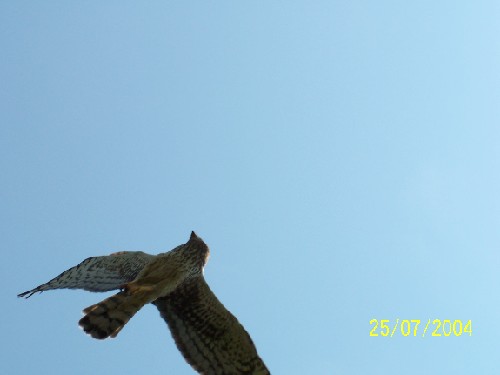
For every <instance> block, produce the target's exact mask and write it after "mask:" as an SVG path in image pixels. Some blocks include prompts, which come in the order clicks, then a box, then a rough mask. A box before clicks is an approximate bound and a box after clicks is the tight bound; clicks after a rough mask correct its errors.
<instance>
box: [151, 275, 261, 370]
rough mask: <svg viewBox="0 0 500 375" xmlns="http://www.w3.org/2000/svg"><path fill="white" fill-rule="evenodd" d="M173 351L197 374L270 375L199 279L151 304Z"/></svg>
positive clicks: (245, 336) (246, 337)
mask: <svg viewBox="0 0 500 375" xmlns="http://www.w3.org/2000/svg"><path fill="white" fill-rule="evenodd" d="M153 303H154V304H155V305H156V307H157V308H158V310H159V311H160V314H161V316H162V317H163V318H164V319H165V321H166V322H167V324H168V326H169V327H170V330H171V331H172V336H173V337H174V340H175V343H176V344H177V347H178V348H179V350H180V351H181V353H182V355H183V356H184V358H185V359H186V361H187V362H188V363H189V364H190V365H191V366H192V367H193V368H194V369H195V370H196V371H198V372H199V373H200V374H205V375H230V374H254V375H257V374H258V375H266V374H270V373H269V370H268V369H267V368H266V366H265V365H264V362H263V361H262V359H261V358H260V357H259V356H258V354H257V350H256V348H255V345H254V344H253V342H252V339H251V338H250V335H249V334H248V333H247V331H245V329H244V328H243V326H242V325H241V324H240V323H239V322H238V320H237V319H236V318H235V317H234V316H233V315H232V314H231V313H230V312H229V311H228V310H226V308H225V307H224V305H222V303H220V301H219V300H218V299H217V297H216V296H215V295H214V294H213V293H212V291H211V290H210V288H209V287H208V285H207V283H206V282H205V280H204V279H203V277H196V278H193V279H191V280H189V281H186V282H184V283H183V284H181V285H180V286H179V287H178V288H177V289H176V290H175V291H174V292H172V293H171V294H169V295H168V296H166V297H161V298H158V299H157V300H156V301H155V302H153Z"/></svg>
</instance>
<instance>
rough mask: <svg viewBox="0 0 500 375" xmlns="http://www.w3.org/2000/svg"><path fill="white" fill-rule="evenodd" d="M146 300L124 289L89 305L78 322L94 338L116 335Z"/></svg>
mask: <svg viewBox="0 0 500 375" xmlns="http://www.w3.org/2000/svg"><path fill="white" fill-rule="evenodd" d="M146 302H147V301H144V299H143V298H140V296H138V295H134V294H129V293H128V292H126V291H123V292H120V293H117V294H115V295H114V296H111V297H109V298H106V299H105V300H104V301H102V302H99V303H97V304H95V305H92V306H89V307H87V308H86V309H85V310H83V313H84V314H85V316H84V317H83V318H82V319H80V321H79V322H78V324H79V325H80V327H82V328H83V330H84V331H85V332H86V333H88V334H89V335H90V336H92V337H93V338H96V339H105V338H107V337H116V335H117V334H118V332H120V331H121V329H122V328H123V327H124V326H125V324H127V322H128V321H129V320H130V318H132V317H133V316H134V315H135V313H136V312H137V311H139V310H140V309H141V308H142V306H144V304H145V303H146Z"/></svg>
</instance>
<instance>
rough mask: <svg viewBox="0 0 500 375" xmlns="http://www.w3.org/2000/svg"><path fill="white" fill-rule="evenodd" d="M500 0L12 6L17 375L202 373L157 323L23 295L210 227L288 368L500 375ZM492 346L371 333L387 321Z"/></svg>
mask: <svg viewBox="0 0 500 375" xmlns="http://www.w3.org/2000/svg"><path fill="white" fill-rule="evenodd" d="M499 17H500V6H499V5H498V2H495V1H475V2H464V1H439V2H436V1H419V2H401V1H378V2H373V1H349V2H347V1H344V2H340V1H316V2H310V1H307V2H306V1H287V2H285V1H276V2H264V1H253V2H228V1H219V2H210V3H206V2H187V1H183V2H180V1H177V2H173V1H157V2H155V1H152V2H147V3H144V2H131V1H107V2H98V3H97V2H79V3H75V2H63V1H52V2H43V3H42V2H2V4H1V5H0V45H1V50H2V58H1V59H0V79H1V82H2V84H1V87H0V95H1V97H0V99H1V100H0V124H1V127H0V168H1V169H0V171H1V176H2V184H1V186H0V193H1V201H2V209H1V210H0V222H1V226H0V228H1V236H2V250H3V253H4V254H5V260H4V262H2V263H1V265H0V271H1V273H0V274H1V275H2V284H3V286H4V287H3V288H2V289H1V292H0V293H1V300H2V301H3V302H2V303H3V310H4V315H3V318H2V323H1V327H2V337H3V340H2V342H1V343H0V347H1V348H0V349H1V352H2V353H3V360H2V361H1V363H0V373H2V374H33V373H38V372H42V373H51V374H55V375H57V374H67V373H72V374H77V375H78V374H89V373H92V374H94V375H99V374H106V375H109V374H114V373H117V374H118V373H120V374H133V373H145V374H151V375H153V374H192V373H193V371H192V370H191V368H190V367H189V366H188V365H187V364H186V363H185V362H184V360H183V358H182V356H181V355H180V353H179V352H178V351H177V349H176V348H175V345H174V343H173V340H172V338H171V337H170V333H169V331H168V329H167V327H166V325H165V324H164V322H163V321H162V320H161V318H160V317H159V314H158V312H157V311H156V310H155V308H154V307H153V306H146V307H145V308H144V309H143V310H142V311H141V312H140V313H139V314H137V315H136V316H135V317H134V318H133V319H132V320H131V321H130V323H129V324H128V325H127V326H126V327H125V329H124V330H123V331H122V332H121V333H120V334H119V336H118V337H117V338H116V339H114V340H105V341H97V340H93V339H91V338H89V337H87V336H86V335H84V334H83V333H82V332H81V331H79V330H78V328H77V321H78V319H79V318H80V316H81V310H82V309H83V308H84V307H86V306H88V305H90V304H93V303H95V302H97V301H99V300H101V299H102V298H104V297H105V294H92V293H87V292H83V291H55V292H47V293H43V294H42V295H36V296H33V297H32V298H31V299H29V300H28V301H25V300H21V299H17V297H16V294H17V293H19V292H22V291H24V290H27V289H29V288H32V287H34V286H36V285H38V284H40V283H42V282H45V281H47V280H49V279H51V278H52V277H54V276H56V275H58V274H59V273H60V272H62V271H63V270H65V269H67V268H69V267H71V266H73V265H75V264H77V263H79V262H80V261H81V260H83V259H85V258H87V257H89V256H93V255H104V254H108V253H111V252H115V251H119V250H139V249H140V250H143V251H146V252H150V253H158V252H163V251H168V250H170V249H172V248H173V247H175V246H177V245H179V244H181V243H184V242H185V241H187V239H188V236H189V233H190V231H191V230H195V231H196V232H197V233H198V234H199V235H200V236H201V237H202V238H203V239H204V240H205V241H206V243H207V244H208V245H209V246H210V248H211V251H212V255H211V259H210V261H209V263H208V265H207V267H206V269H205V275H206V279H207V281H208V282H209V284H210V286H211V288H212V289H213V290H214V292H215V293H216V294H217V295H218V297H219V298H220V300H221V301H222V302H223V303H224V304H225V305H226V307H227V308H228V309H229V310H231V311H232V312H233V313H234V314H235V315H236V316H237V317H238V318H239V320H240V321H241V322H242V323H243V324H244V326H245V327H246V328H247V330H248V331H249V332H250V334H251V335H252V338H253V340H254V342H255V343H256V345H257V347H258V351H259V353H260V354H261V356H262V357H263V358H264V360H265V362H266V364H267V365H268V367H269V368H270V370H271V372H272V373H273V374H306V373H310V374H384V375H387V374H401V373H405V374H410V375H411V374H424V373H425V374H472V373H474V374H495V373H497V372H498V368H499V361H498V336H499V334H500V328H499V325H498V317H499V312H500V294H499V293H498V287H499V282H500V276H499V270H500V255H499V252H498V246H499V243H500V235H499V233H500V232H499V230H498V228H499V226H500V199H499V194H498V192H499V191H500V178H499V173H498V171H499V167H500V147H499V146H500V126H499V124H500V110H499V107H498V103H499V100H500V73H499V69H498V67H499V66H500V49H499V48H500V39H499V35H500V26H499V23H498V19H499ZM397 318H399V319H400V320H403V319H420V320H422V321H423V322H426V321H427V320H428V319H431V320H433V319H443V320H444V319H450V320H452V321H454V320H456V319H461V320H462V321H464V322H466V321H468V320H469V319H470V320H471V321H472V329H473V334H472V336H468V335H462V336H460V337H431V336H426V337H424V338H422V337H403V336H402V335H401V334H396V335H395V336H394V337H392V338H384V337H370V336H369V332H370V329H371V326H370V324H369V322H370V320H371V319H389V320H390V324H391V325H392V324H393V323H394V322H395V321H396V319H397Z"/></svg>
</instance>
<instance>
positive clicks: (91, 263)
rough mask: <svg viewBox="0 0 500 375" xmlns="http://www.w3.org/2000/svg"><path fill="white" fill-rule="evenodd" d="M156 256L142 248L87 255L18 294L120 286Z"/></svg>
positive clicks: (110, 288) (132, 278)
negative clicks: (100, 254)
mask: <svg viewBox="0 0 500 375" xmlns="http://www.w3.org/2000/svg"><path fill="white" fill-rule="evenodd" d="M154 257H155V256H154V255H149V254H146V253H143V252H142V251H123V252H120V253H114V254H111V255H108V256H100V257H92V258H87V259H85V260H84V261H83V262H81V263H80V264H78V265H77V266H75V267H72V268H70V269H69V270H67V271H64V272H63V273H61V274H60V275H59V276H57V277H55V278H53V279H52V280H50V281H49V282H47V283H45V284H42V285H39V286H37V287H36V288H35V289H32V290H28V291H26V292H24V293H21V294H19V295H18V297H26V298H29V297H31V296H32V295H33V294H34V293H36V292H43V291H45V290H51V289H83V290H88V291H91V292H106V291H108V290H114V289H120V288H121V287H122V286H123V284H126V283H128V282H130V281H132V280H134V279H135V278H136V276H137V274H138V273H139V272H140V271H141V270H142V269H143V268H144V266H145V265H146V264H147V263H148V262H150V261H151V259H153V258H154Z"/></svg>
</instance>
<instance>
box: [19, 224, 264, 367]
mask: <svg viewBox="0 0 500 375" xmlns="http://www.w3.org/2000/svg"><path fill="white" fill-rule="evenodd" d="M209 253H210V251H209V249H208V246H207V245H206V244H205V243H204V242H203V240H202V239H201V238H200V237H198V236H197V235H196V234H195V233H194V232H191V237H190V238H189V241H188V242H187V243H185V244H184V245H180V246H177V247H176V248H175V249H173V250H171V251H169V252H167V253H162V254H158V255H156V256H155V255H149V254H146V253H143V252H142V251H133V252H132V251H125V252H120V253H114V254H111V255H109V256H100V257H92V258H87V259H85V260H84V261H83V262H82V263H80V264H78V265H77V266H75V267H73V268H70V269H69V270H67V271H64V272H63V273H61V274H60V275H59V276H57V277H56V278H54V279H52V280H50V281H49V282H48V283H45V284H42V285H40V286H38V287H36V288H35V289H32V290H29V291H26V292H24V293H21V294H19V297H26V298H29V297H30V296H31V295H33V294H34V293H36V292H43V291H46V290H51V289H64V288H69V289H84V290H88V291H92V292H104V291H109V290H115V289H121V291H120V292H119V293H117V294H115V295H114V296H111V297H109V298H106V299H105V300H104V301H102V302H100V303H98V304H96V305H92V306H89V307H87V308H86V309H85V310H83V312H84V314H85V316H84V317H83V318H82V319H80V322H79V324H80V326H81V327H82V328H83V330H84V331H85V332H86V333H88V334H89V335H90V336H92V337H94V338H97V339H105V338H107V337H116V335H117V334H118V332H120V330H121V329H122V328H123V327H124V326H125V324H127V322H128V321H129V320H130V318H132V317H133V316H134V314H135V313H136V312H137V311H139V310H140V309H141V308H142V307H143V306H144V305H145V304H147V303H153V304H154V305H156V307H157V308H158V310H159V311H160V314H161V316H162V317H163V319H165V321H166V322H167V324H168V326H169V328H170V330H171V332H172V336H173V338H174V340H175V343H176V344H177V348H179V350H180V351H181V353H182V355H183V356H184V358H185V359H186V361H187V362H188V363H189V364H190V365H191V366H192V367H193V368H194V369H195V370H196V371H198V372H199V373H200V374H206V375H231V374H255V375H265V374H270V373H269V370H268V369H267V368H266V366H265V365H264V362H263V361H262V359H261V358H260V357H259V355H258V354H257V350H256V348H255V345H254V344H253V342H252V339H251V338H250V336H249V334H248V333H247V332H246V331H245V329H244V328H243V326H242V325H241V324H240V323H239V322H238V320H237V319H236V318H235V317H234V316H233V315H232V314H231V313H230V312H229V311H228V310H226V308H225V307H224V306H223V305H222V303H220V302H219V300H218V299H217V297H216V296H215V295H214V294H213V293H212V291H211V290H210V288H209V287H208V285H207V283H206V282H205V279H204V277H203V267H204V266H205V264H206V262H207V260H208V256H209Z"/></svg>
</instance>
